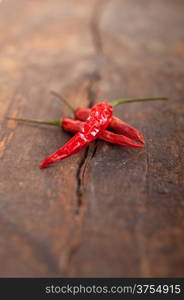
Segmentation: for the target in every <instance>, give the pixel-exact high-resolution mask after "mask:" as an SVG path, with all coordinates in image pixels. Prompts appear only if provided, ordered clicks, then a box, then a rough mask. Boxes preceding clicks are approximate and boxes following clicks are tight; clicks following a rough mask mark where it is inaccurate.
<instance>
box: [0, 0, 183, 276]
mask: <svg viewBox="0 0 184 300" xmlns="http://www.w3.org/2000/svg"><path fill="white" fill-rule="evenodd" d="M183 13H184V1H183V0H175V1H172V0H167V1H166V0H150V1H146V0H138V1H135V0H129V1H128V0H124V1H123V0H115V1H97V0H96V1H95V0H90V1H89V0H78V1H74V0H69V1H66V0H65V1H64V0H54V1H49V0H44V1H41V0H32V1H26V0H19V1H10V0H6V1H4V2H1V4H0V66H1V68H0V103H1V104H0V105H1V109H0V119H1V131H0V138H1V140H0V160H1V164H0V266H1V267H0V276H1V277H4V276H6V277H20V276H23V277H29V276H33V277H40V276H43V277H51V276H54V277H60V276H64V277H73V276H76V277H90V276H91V277H92V276H94V277H110V276H111V277H118V276H120V277H121V276H122V277H131V276H138V277H148V276H150V277H151V276H155V277H161V276H163V277H167V276H172V277H178V276H184V252H183V247H184V198H183V192H184V189H183V187H184V184H183V183H184V182H183V178H184V176H183V175H184V173H183V169H184V168H183V167H184V158H183V147H184V139H183V137H184V136H183V129H184V122H183V114H184V109H183V96H184V90H183V77H184V63H183V56H184V36H183V26H184V19H183ZM51 90H55V91H58V92H61V93H64V94H65V95H66V96H67V98H68V99H70V102H71V104H72V105H73V106H74V107H79V106H84V107H90V106H91V105H93V104H94V103H96V102H98V101H100V99H107V100H110V99H115V98H122V97H146V96H155V97H156V96H168V97H169V102H167V103H166V102H157V103H147V104H145V103H139V104H138V103H137V104H136V103H135V104H125V105H122V106H119V107H117V108H116V109H115V113H116V115H117V116H119V117H120V118H123V119H124V120H125V121H128V122H129V123H130V124H132V125H135V126H137V127H138V128H139V129H140V130H142V131H143V132H144V135H145V139H146V144H145V148H144V149H143V150H136V149H129V148H123V147H118V146H114V145H110V144H106V143H104V142H101V141H97V142H94V143H93V144H91V145H90V147H89V148H88V149H86V150H84V151H83V152H81V153H80V154H78V155H76V156H73V157H71V158H69V159H67V160H64V161H62V162H61V163H58V164H56V165H53V167H50V168H48V169H45V170H42V171H41V170H39V168H38V164H39V162H40V161H41V160H42V159H43V158H44V157H46V156H47V155H48V154H50V153H52V152H53V151H54V150H56V149H57V148H58V147H60V146H61V145H62V144H64V143H65V142H66V141H67V140H68V139H69V138H70V136H71V135H69V134H67V133H65V132H63V131H62V130H59V129H56V128H49V127H47V126H43V127H40V126H32V125H27V124H16V123H15V122H13V121H7V120H6V117H7V116H13V117H16V116H18V117H28V118H37V119H58V118H60V117H61V116H72V114H71V112H70V111H69V110H68V109H67V108H66V107H65V106H64V105H63V104H61V103H60V102H59V101H58V100H57V99H56V98H55V97H53V96H52V95H51V94H50V91H51Z"/></svg>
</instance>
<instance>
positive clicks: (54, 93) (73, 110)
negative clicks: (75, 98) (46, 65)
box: [50, 91, 75, 113]
mask: <svg viewBox="0 0 184 300" xmlns="http://www.w3.org/2000/svg"><path fill="white" fill-rule="evenodd" d="M50 93H51V94H52V95H53V96H55V97H57V98H58V99H59V100H60V101H62V102H63V103H64V104H65V105H66V106H68V108H69V109H70V110H71V111H72V112H73V113H75V108H74V107H73V106H72V105H71V104H70V103H69V102H68V101H67V100H66V98H65V97H64V96H63V95H61V94H59V93H57V92H55V91H50Z"/></svg>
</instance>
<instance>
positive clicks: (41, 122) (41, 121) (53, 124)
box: [7, 117, 61, 127]
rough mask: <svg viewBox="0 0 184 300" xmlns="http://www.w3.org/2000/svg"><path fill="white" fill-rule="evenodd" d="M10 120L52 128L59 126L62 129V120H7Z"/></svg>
mask: <svg viewBox="0 0 184 300" xmlns="http://www.w3.org/2000/svg"><path fill="white" fill-rule="evenodd" d="M7 119H8V120H13V121H20V122H26V123H35V124H44V125H51V126H58V127H61V121H60V120H48V121H43V120H32V119H20V118H9V117H8V118H7Z"/></svg>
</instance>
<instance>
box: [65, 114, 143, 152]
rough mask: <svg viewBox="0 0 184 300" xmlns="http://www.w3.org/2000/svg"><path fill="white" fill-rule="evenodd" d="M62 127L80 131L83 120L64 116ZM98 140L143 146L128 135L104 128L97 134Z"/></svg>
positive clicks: (122, 144) (136, 146) (121, 144)
mask: <svg viewBox="0 0 184 300" xmlns="http://www.w3.org/2000/svg"><path fill="white" fill-rule="evenodd" d="M61 123H62V127H63V128H64V129H65V130H66V131H69V132H77V131H80V130H81V129H82V127H83V122H82V121H79V120H72V119H68V118H64V119H63V120H62V121H61ZM98 138H99V139H100V140H103V141H106V142H108V143H111V144H117V145H120V146H129V147H134V148H143V145H140V144H137V143H136V142H134V141H132V140H131V139H129V138H128V137H126V136H124V135H120V134H116V133H114V132H111V131H108V130H104V131H103V132H101V133H100V135H99V136H98Z"/></svg>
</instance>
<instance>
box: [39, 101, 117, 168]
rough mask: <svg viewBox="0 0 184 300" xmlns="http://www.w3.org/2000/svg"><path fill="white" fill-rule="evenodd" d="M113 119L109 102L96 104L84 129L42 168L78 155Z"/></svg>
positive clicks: (43, 162) (46, 159)
mask: <svg viewBox="0 0 184 300" xmlns="http://www.w3.org/2000/svg"><path fill="white" fill-rule="evenodd" d="M111 117H112V107H111V106H110V104H109V103H107V102H101V103H98V104H96V105H95V106H94V107H93V108H92V109H91V111H90V115H89V117H88V119H87V120H86V121H85V122H84V124H83V127H82V129H81V130H80V131H79V132H78V133H77V134H76V135H75V136H74V137H73V138H71V140H69V141H68V142H67V143H66V144H65V145H64V146H63V147H61V148H60V149H58V150H57V151H55V152H54V153H53V154H51V155H49V156H48V157H47V158H45V159H44V160H43V161H42V162H41V164H40V168H45V167H47V166H48V165H50V164H52V163H54V162H57V161H59V160H61V159H64V158H66V157H69V156H71V155H73V154H76V153H78V152H79V151H80V150H82V149H83V148H85V147H86V146H88V145H89V143H90V142H92V141H93V140H95V139H96V138H97V137H98V136H99V135H100V133H101V132H102V131H103V130H104V129H105V128H106V127H107V126H108V124H109V122H110V120H111Z"/></svg>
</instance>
